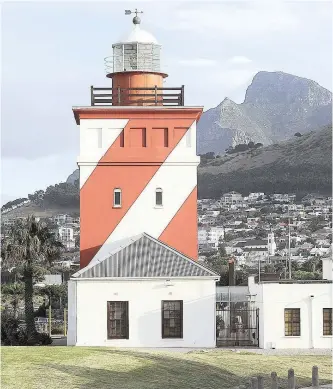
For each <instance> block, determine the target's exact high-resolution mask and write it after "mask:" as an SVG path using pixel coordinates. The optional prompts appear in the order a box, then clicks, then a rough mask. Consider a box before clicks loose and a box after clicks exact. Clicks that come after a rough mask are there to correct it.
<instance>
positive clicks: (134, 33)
mask: <svg viewBox="0 0 333 389" xmlns="http://www.w3.org/2000/svg"><path fill="white" fill-rule="evenodd" d="M131 13H135V14H136V16H135V17H134V18H133V26H132V30H131V32H130V33H129V34H127V35H126V36H125V37H124V38H122V39H120V40H119V41H118V42H116V43H114V44H113V45H112V48H113V55H112V56H110V57H106V58H105V65H106V77H107V78H110V79H111V80H112V87H109V88H95V87H91V105H110V104H111V105H117V106H128V105H137V106H150V105H159V106H163V105H167V106H170V105H184V86H181V87H178V88H167V87H164V79H165V78H166V77H168V75H167V74H166V73H162V72H161V45H160V44H159V43H158V42H157V40H156V38H155V37H154V36H153V35H152V34H150V33H149V32H147V31H145V30H143V29H142V28H141V19H140V18H139V17H138V13H140V12H138V11H137V10H135V11H133V12H132V11H125V14H127V15H130V14H131ZM110 92H111V93H110Z"/></svg>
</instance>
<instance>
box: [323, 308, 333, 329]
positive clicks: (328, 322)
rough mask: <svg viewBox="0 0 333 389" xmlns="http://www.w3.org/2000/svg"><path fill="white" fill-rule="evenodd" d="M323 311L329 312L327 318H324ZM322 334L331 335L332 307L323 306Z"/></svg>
mask: <svg viewBox="0 0 333 389" xmlns="http://www.w3.org/2000/svg"><path fill="white" fill-rule="evenodd" d="M325 312H328V313H329V318H328V320H325ZM326 330H328V333H325V331H326ZM323 336H332V308H323Z"/></svg>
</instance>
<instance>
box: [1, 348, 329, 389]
mask: <svg viewBox="0 0 333 389" xmlns="http://www.w3.org/2000/svg"><path fill="white" fill-rule="evenodd" d="M1 352H2V355H1V359H2V385H1V387H2V388H3V389H9V388H15V389H16V388H19V389H45V388H52V389H53V388H63V389H72V388H86V389H88V388H89V389H98V388H114V389H133V388H135V389H173V388H174V389H190V388H191V389H192V388H193V389H208V388H209V389H214V388H218V389H222V388H232V387H235V386H237V385H240V384H244V383H245V382H246V381H247V377H251V376H254V375H255V374H262V375H263V376H264V377H265V379H267V378H268V377H269V376H270V373H271V372H272V371H274V370H275V371H276V372H277V373H278V376H279V377H280V385H281V386H280V387H281V388H285V387H286V377H287V371H288V369H289V368H291V367H292V368H294V370H295V375H296V376H297V386H298V387H299V386H303V387H304V386H310V384H311V369H312V366H313V365H317V366H319V374H320V379H321V381H320V383H322V384H324V383H328V382H331V381H330V380H331V371H332V363H331V358H330V357H329V356H318V355H316V356H307V355H300V356H264V355H258V354H250V353H246V352H240V353H236V352H232V351H224V350H212V351H208V352H200V351H193V352H190V353H184V354H183V353H176V352H160V351H158V352H157V351H156V352H155V351H149V352H148V351H138V350H121V349H111V348H97V347H94V348H88V347H2V348H1ZM268 387H269V386H268Z"/></svg>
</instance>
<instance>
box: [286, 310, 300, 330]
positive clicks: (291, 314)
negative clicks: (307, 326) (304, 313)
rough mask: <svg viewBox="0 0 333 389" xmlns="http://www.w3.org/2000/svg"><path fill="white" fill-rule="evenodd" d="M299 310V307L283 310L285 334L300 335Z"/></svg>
mask: <svg viewBox="0 0 333 389" xmlns="http://www.w3.org/2000/svg"><path fill="white" fill-rule="evenodd" d="M300 312H301V311H300V309H299V308H286V309H285V310H284V331H285V336H300V335H301V321H300Z"/></svg>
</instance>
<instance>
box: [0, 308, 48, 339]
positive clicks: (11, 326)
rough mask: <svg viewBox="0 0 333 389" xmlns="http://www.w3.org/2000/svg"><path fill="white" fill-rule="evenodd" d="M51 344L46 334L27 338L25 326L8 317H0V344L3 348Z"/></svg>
mask: <svg viewBox="0 0 333 389" xmlns="http://www.w3.org/2000/svg"><path fill="white" fill-rule="evenodd" d="M51 343H52V339H51V337H50V336H49V335H48V334H45V333H40V334H39V333H37V334H36V335H35V336H33V337H31V338H28V335H27V332H26V329H25V326H22V325H21V324H20V321H19V320H18V319H15V318H14V317H13V316H10V315H4V314H3V315H2V317H1V344H3V345H4V346H45V345H48V344H51Z"/></svg>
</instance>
